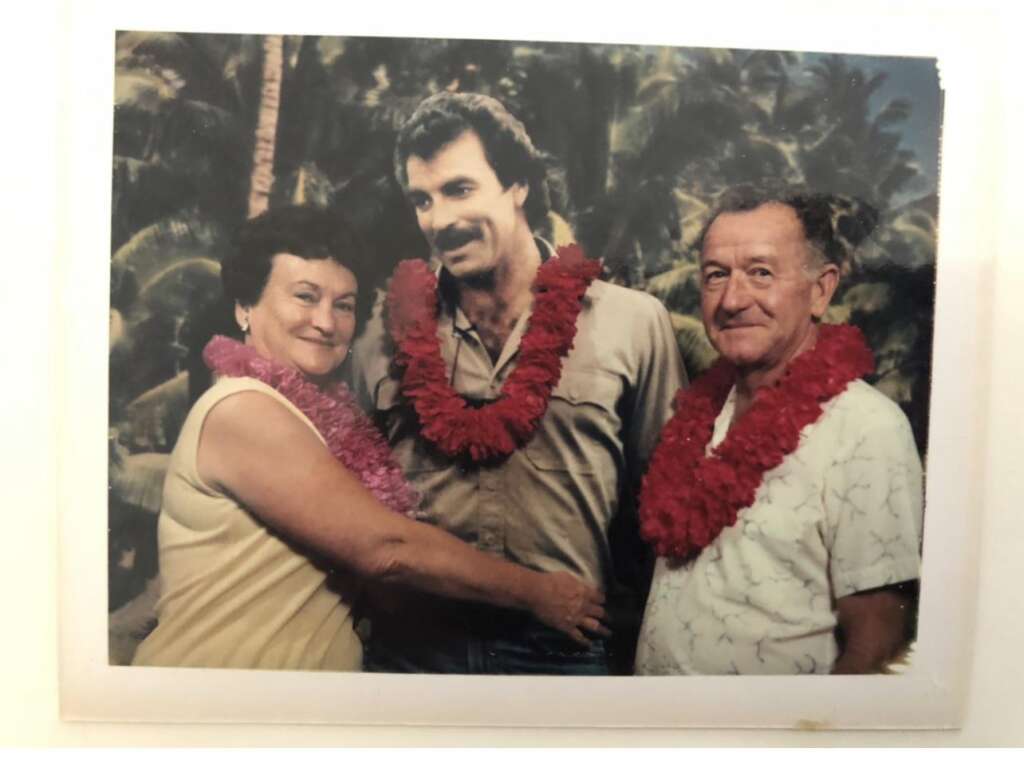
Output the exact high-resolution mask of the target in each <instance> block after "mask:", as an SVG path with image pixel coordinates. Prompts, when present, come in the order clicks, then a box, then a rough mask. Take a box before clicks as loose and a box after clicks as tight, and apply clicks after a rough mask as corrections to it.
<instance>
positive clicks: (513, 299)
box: [456, 228, 541, 323]
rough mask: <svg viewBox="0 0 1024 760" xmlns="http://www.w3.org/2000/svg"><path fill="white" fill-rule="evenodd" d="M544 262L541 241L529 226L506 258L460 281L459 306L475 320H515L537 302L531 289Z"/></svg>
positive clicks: (474, 321) (458, 286)
mask: <svg viewBox="0 0 1024 760" xmlns="http://www.w3.org/2000/svg"><path fill="white" fill-rule="evenodd" d="M540 262H541V255H540V250H539V249H538V248H537V241H536V240H534V238H533V236H532V235H531V234H530V231H529V229H528V228H526V229H525V230H524V235H523V236H521V239H519V240H517V241H515V247H514V248H513V250H512V252H511V253H510V254H509V255H507V256H504V257H502V259H501V262H500V263H499V264H498V266H497V267H496V268H495V269H493V270H491V271H490V272H487V273H485V274H484V275H481V276H479V277H470V278H465V279H462V280H459V281H458V282H457V283H456V288H457V291H458V297H459V306H460V307H461V308H462V310H463V312H465V314H466V316H467V317H468V318H469V320H470V321H471V322H473V323H479V322H484V321H493V320H496V319H497V320H500V321H503V322H505V321H508V322H515V320H517V319H518V318H519V316H520V315H521V314H522V313H523V312H525V311H526V310H527V309H528V308H529V307H530V304H531V302H532V301H533V294H532V293H531V292H530V288H531V287H532V285H533V280H534V277H536V275H537V269H538V268H539V267H540Z"/></svg>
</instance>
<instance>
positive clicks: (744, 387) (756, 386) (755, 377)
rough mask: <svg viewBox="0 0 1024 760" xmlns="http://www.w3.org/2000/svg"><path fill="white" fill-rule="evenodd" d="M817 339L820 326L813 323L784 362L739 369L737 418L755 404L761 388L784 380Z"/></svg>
mask: <svg viewBox="0 0 1024 760" xmlns="http://www.w3.org/2000/svg"><path fill="white" fill-rule="evenodd" d="M817 338H818V325H817V324H816V323H812V324H811V325H810V329H808V330H807V332H806V333H805V334H804V336H803V338H802V339H801V340H800V342H799V343H798V344H797V346H796V348H795V349H794V350H793V351H791V352H790V353H789V355H788V356H786V358H785V360H784V361H781V362H775V363H773V364H771V365H770V366H760V365H754V366H750V367H737V369H736V414H735V418H739V417H740V416H741V415H742V414H743V412H745V411H746V410H747V409H748V408H749V407H750V405H751V404H752V403H754V396H756V395H757V392H758V391H759V390H760V389H761V388H768V387H771V386H772V385H775V384H776V383H777V382H779V380H781V379H782V376H783V375H784V374H786V368H787V367H789V363H790V362H791V361H793V360H794V359H795V358H796V357H798V356H799V355H800V354H802V353H803V352H804V351H807V350H809V349H811V348H814V343H815V341H816V340H817Z"/></svg>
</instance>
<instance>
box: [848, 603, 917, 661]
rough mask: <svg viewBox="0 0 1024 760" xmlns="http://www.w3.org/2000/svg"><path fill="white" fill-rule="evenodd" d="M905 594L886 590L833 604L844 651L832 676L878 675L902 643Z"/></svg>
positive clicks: (906, 605) (903, 640)
mask: <svg viewBox="0 0 1024 760" xmlns="http://www.w3.org/2000/svg"><path fill="white" fill-rule="evenodd" d="M910 606H911V601H910V598H909V597H908V595H907V594H906V593H904V592H901V591H898V590H896V589H895V588H894V587H891V586H890V587H885V588H879V589H873V590H871V591H863V592H861V593H858V594H851V595H850V596H844V597H842V598H841V599H839V600H837V601H836V608H837V612H838V616H839V630H840V633H841V636H842V643H843V651H842V654H840V656H839V659H837V660H836V662H835V665H834V666H833V667H832V672H833V673H834V674H855V673H881V672H882V671H883V668H884V667H885V665H886V664H887V663H889V662H890V661H891V660H892V659H893V657H895V656H896V655H897V654H898V653H899V650H900V647H902V646H903V644H904V643H905V638H906V637H905V635H904V631H905V627H906V620H907V610H908V608H909V607H910Z"/></svg>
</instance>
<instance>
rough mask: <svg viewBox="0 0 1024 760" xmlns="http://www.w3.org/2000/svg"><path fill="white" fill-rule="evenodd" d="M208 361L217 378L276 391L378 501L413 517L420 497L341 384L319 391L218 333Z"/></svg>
mask: <svg viewBox="0 0 1024 760" xmlns="http://www.w3.org/2000/svg"><path fill="white" fill-rule="evenodd" d="M203 361H205V362H206V366H207V367H209V368H210V370H212V371H213V372H215V373H217V374H218V375H222V376H225V377H252V378H255V379H256V380H259V381H261V382H263V383H266V384H267V385H269V386H270V387H271V388H273V389H274V390H276V391H277V392H278V393H280V394H281V395H282V396H284V397H285V398H286V399H288V400H289V401H291V402H292V403H293V404H295V406H296V408H297V409H298V410H299V411H300V412H302V413H303V414H304V415H306V416H307V417H308V418H309V420H310V422H312V423H313V426H314V427H315V428H316V429H317V430H318V431H319V432H320V435H322V436H323V437H324V440H325V441H326V442H327V448H328V449H329V450H330V452H331V454H333V455H334V458H335V459H337V460H338V461H339V462H341V463H342V464H343V465H345V467H347V468H348V469H349V470H351V471H352V472H353V473H355V474H356V475H357V476H358V477H359V480H360V481H361V482H362V484H363V485H364V486H365V487H366V488H367V490H369V491H370V492H371V493H372V494H373V495H374V496H376V497H377V500H378V501H380V502H381V503H382V504H385V505H387V506H388V507H390V508H391V509H392V510H394V511H395V512H402V513H405V514H411V513H412V512H413V510H415V508H416V507H417V506H418V505H419V503H420V494H419V493H417V492H416V491H415V490H414V489H413V487H412V486H410V485H409V483H408V482H407V481H406V480H405V477H404V476H403V475H402V470H401V469H400V468H399V466H398V464H397V463H396V462H395V460H394V459H393V458H392V456H391V450H390V449H389V448H388V445H387V443H386V442H385V440H384V437H383V436H382V435H381V434H380V432H379V431H378V430H377V428H376V427H374V425H373V423H372V422H371V421H370V418H369V417H367V416H366V415H365V414H363V412H362V410H361V409H360V408H359V406H358V404H356V401H355V399H354V398H353V397H352V394H351V393H350V392H349V390H348V386H346V385H345V383H342V382H336V383H332V384H330V385H328V386H327V387H326V388H323V389H320V388H318V387H317V386H316V385H315V384H314V383H313V382H311V381H310V380H308V379H306V377H305V376H304V375H303V374H302V373H301V372H299V371H298V370H295V369H292V368H290V367H285V366H284V365H283V364H278V363H277V362H274V361H271V360H270V359H266V358H264V357H263V356H260V354H258V353H257V352H256V351H255V349H253V348H250V347H249V346H246V345H244V344H242V343H239V342H238V341H237V340H232V339H231V338H225V337H224V336H223V335H215V336H213V338H212V339H211V340H210V342H209V343H207V344H206V348H204V349H203Z"/></svg>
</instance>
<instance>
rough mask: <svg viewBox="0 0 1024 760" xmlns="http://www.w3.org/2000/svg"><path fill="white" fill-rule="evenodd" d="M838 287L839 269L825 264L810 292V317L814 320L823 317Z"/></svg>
mask: <svg viewBox="0 0 1024 760" xmlns="http://www.w3.org/2000/svg"><path fill="white" fill-rule="evenodd" d="M838 285H839V267H837V266H836V265H835V264H825V266H823V267H822V268H821V271H820V272H818V276H817V277H816V278H815V280H814V286H813V288H812V290H811V315H812V316H813V317H814V318H815V319H821V318H822V317H823V316H824V315H825V310H826V309H828V305H829V303H830V302H831V301H832V295H833V294H834V293H835V292H836V287H838Z"/></svg>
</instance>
